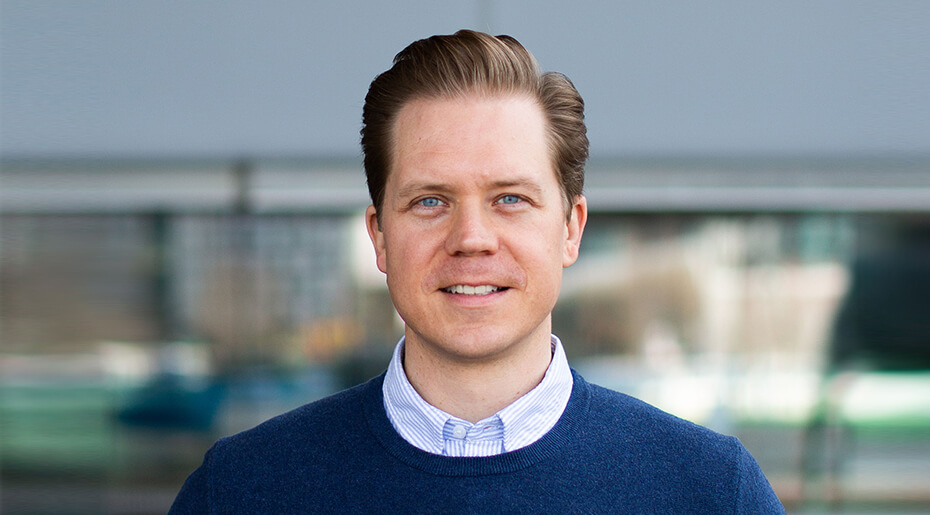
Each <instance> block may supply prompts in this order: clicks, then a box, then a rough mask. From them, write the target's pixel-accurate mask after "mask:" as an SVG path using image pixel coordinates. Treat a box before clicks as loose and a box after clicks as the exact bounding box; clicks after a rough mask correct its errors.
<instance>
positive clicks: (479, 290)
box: [442, 284, 508, 297]
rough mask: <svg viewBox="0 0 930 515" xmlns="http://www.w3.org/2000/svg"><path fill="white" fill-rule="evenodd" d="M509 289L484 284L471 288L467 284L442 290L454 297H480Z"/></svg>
mask: <svg viewBox="0 0 930 515" xmlns="http://www.w3.org/2000/svg"><path fill="white" fill-rule="evenodd" d="M507 289H508V288H506V287H504V286H491V285H488V284H483V285H480V286H469V285H467V284H456V285H453V286H447V287H445V288H443V289H442V291H444V292H446V293H451V294H453V295H473V296H476V297H480V296H483V295H490V294H492V293H497V292H501V291H505V290H507Z"/></svg>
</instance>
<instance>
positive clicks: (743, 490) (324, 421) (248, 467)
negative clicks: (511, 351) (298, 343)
mask: <svg viewBox="0 0 930 515" xmlns="http://www.w3.org/2000/svg"><path fill="white" fill-rule="evenodd" d="M574 377H575V386H574V388H573V390H572V396H571V399H570V400H569V403H568V406H567V407H566V408H565V412H564V413H563V415H562V417H561V418H560V419H559V422H558V423H557V424H556V425H555V427H553V428H552V430H550V431H549V433H547V434H546V435H545V436H543V438H541V439H540V440H539V441H537V442H536V443H534V444H532V445H530V446H528V447H524V448H522V449H519V450H517V451H514V452H509V453H505V454H501V455H498V456H491V457H486V458H451V457H445V456H437V455H434V454H429V453H427V452H424V451H421V450H419V449H417V448H416V447H414V446H412V445H410V444H408V443H407V442H406V441H405V440H403V438H401V437H400V436H399V435H398V434H397V432H396V431H394V428H393V427H392V426H391V423H390V421H389V420H388V418H387V415H386V414H385V411H384V405H383V401H382V396H381V384H382V382H383V380H384V377H383V375H382V376H380V377H378V378H375V379H372V380H371V381H369V382H367V383H365V384H363V385H360V386H357V387H355V388H352V389H349V390H346V391H344V392H341V393H338V394H336V395H334V396H331V397H328V398H325V399H322V400H320V401H317V402H314V403H312V404H308V405H306V406H303V407H301V408H298V409H296V410H294V411H291V412H288V413H285V414H283V415H280V416H278V417H275V418H273V419H271V420H269V421H267V422H265V423H263V424H261V425H259V426H257V427H255V428H253V429H251V430H248V431H245V432H243V433H239V434H237V435H234V436H231V437H228V438H223V439H221V440H219V441H218V442H217V443H216V444H215V445H214V446H213V447H212V448H211V449H210V450H209V451H208V452H207V454H206V457H205V458H204V462H203V465H201V466H200V468H198V469H197V470H196V471H194V473H193V474H191V476H190V477H189V478H188V479H187V481H186V482H185V484H184V487H183V488H182V489H181V492H180V493H179V494H178V497H177V499H176V500H175V502H174V505H173V506H172V508H171V513H198V514H200V513H321V512H324V513H325V512H333V513H335V512H339V513H377V512H380V513H417V512H424V513H426V512H428V513H784V509H783V508H782V506H781V504H780V503H779V501H778V498H777V497H776V496H775V494H774V493H773V492H772V489H771V487H770V486H769V483H768V481H767V480H766V479H765V476H764V475H763V474H762V471H761V470H760V469H759V466H758V465H757V464H756V461H755V460H754V459H753V458H752V456H750V454H749V453H748V452H747V451H746V449H745V448H743V446H742V445H741V444H740V443H739V441H738V440H737V439H735V438H733V437H727V436H723V435H720V434H717V433H714V432H712V431H710V430H708V429H705V428H703V427H700V426H698V425H695V424H692V423H690V422H686V421H684V420H681V419H679V418H676V417H673V416H672V415H669V414H667V413H665V412H662V411H660V410H658V409H657V408H654V407H652V406H650V405H648V404H646V403H643V402H641V401H638V400H636V399H634V398H632V397H629V396H626V395H623V394H621V393H617V392H614V391H610V390H607V389H604V388H601V387H599V386H596V385H592V384H590V383H587V382H585V381H584V379H582V378H581V376H579V375H578V374H577V373H575V376H574Z"/></svg>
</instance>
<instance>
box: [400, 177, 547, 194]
mask: <svg viewBox="0 0 930 515" xmlns="http://www.w3.org/2000/svg"><path fill="white" fill-rule="evenodd" d="M514 187H519V188H525V189H528V190H530V192H531V193H533V194H534V195H536V196H541V195H542V187H541V186H540V185H539V184H538V183H537V182H536V181H533V180H531V179H524V178H515V179H499V180H496V181H493V182H492V183H491V184H490V188H491V189H495V190H499V189H507V188H514ZM451 191H452V188H451V187H450V186H449V185H448V184H447V183H444V182H412V183H410V184H407V185H405V186H403V187H402V188H400V189H398V190H397V193H396V194H395V197H397V198H407V197H413V196H416V195H418V194H420V193H424V192H437V193H450V192H451Z"/></svg>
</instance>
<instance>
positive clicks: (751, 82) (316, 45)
mask: <svg viewBox="0 0 930 515" xmlns="http://www.w3.org/2000/svg"><path fill="white" fill-rule="evenodd" d="M570 5H571V7H569V3H568V2H557V1H554V0H540V1H520V0H498V1H492V0H477V1H456V2H442V3H440V2H436V1H427V0H423V1H404V2H375V1H364V2H363V1H346V2H305V1H300V2H298V1H293V2H282V1H265V2H243V1H229V0H223V1H220V0H202V1H198V2H188V1H178V0H170V1H158V2H155V1H133V2H114V1H99V0H89V1H81V2H71V1H67V2H66V1H59V2H48V1H29V0H27V1H23V0H3V3H2V7H0V43H2V48H0V50H2V55H0V67H2V69H0V97H2V98H0V152H3V153H4V155H6V156H94V157H106V156H122V157H134V156H138V157H158V156H201V157H228V156H243V155H251V156H277V155H287V156H345V157H352V156H356V155H357V154H358V152H359V151H358V128H359V123H360V121H359V119H360V116H361V105H362V101H363V99H364V96H365V92H366V90H367V87H368V84H369V82H370V81H371V79H372V78H373V77H374V76H375V75H376V74H377V73H379V72H381V71H383V70H384V69H386V68H388V67H389V66H390V60H391V58H392V57H393V55H394V54H395V53H396V52H397V51H399V50H400V49H401V48H403V47H404V46H405V45H406V44H408V43H409V42H411V41H413V40H414V39H418V38H421V37H425V36H428V35H431V34H434V33H448V32H453V31H454V30H456V29H458V28H462V27H469V28H477V29H481V30H491V31H493V32H495V33H508V34H511V35H513V36H515V37H517V38H518V39H519V40H520V41H521V42H523V43H524V44H525V45H526V46H527V47H528V48H529V49H530V50H531V51H532V52H533V53H534V54H535V55H536V56H537V58H538V59H539V60H540V62H541V63H542V66H543V68H545V69H547V70H557V71H561V72H564V73H566V74H567V75H568V76H569V77H570V78H572V80H573V81H574V82H575V84H576V86H577V87H578V89H579V90H580V91H581V93H582V95H583V96H584V97H585V100H586V103H587V116H588V126H589V134H590V138H591V142H592V153H593V154H594V155H624V154H634V155H641V154H658V155H668V154H712V155H728V154H760V153H761V154H809V153H818V154H851V155H859V154H869V153H882V154H887V153H928V152H930V36H928V34H930V29H928V27H930V2H925V1H885V2H874V1H872V2H862V1H839V0H837V1H781V2H768V3H762V2H743V1H735V0H734V1H722V0H714V1H701V2H668V1H650V2H643V1H604V2H591V1H580V2H571V3H570Z"/></svg>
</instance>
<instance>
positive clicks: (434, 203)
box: [419, 197, 442, 207]
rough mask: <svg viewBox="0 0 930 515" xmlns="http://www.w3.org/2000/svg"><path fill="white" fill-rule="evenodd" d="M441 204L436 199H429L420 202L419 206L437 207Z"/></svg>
mask: <svg viewBox="0 0 930 515" xmlns="http://www.w3.org/2000/svg"><path fill="white" fill-rule="evenodd" d="M441 203H442V202H441V201H440V200H439V199H438V198H436V197H429V198H425V199H423V200H421V201H420V202H419V204H420V205H421V206H423V207H439V205H440V204H441Z"/></svg>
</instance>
